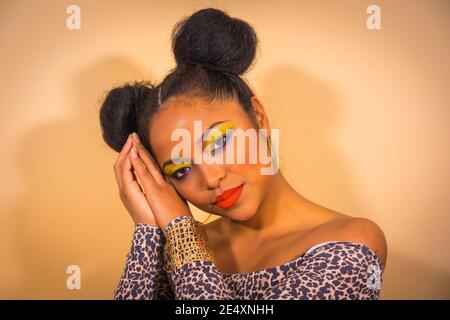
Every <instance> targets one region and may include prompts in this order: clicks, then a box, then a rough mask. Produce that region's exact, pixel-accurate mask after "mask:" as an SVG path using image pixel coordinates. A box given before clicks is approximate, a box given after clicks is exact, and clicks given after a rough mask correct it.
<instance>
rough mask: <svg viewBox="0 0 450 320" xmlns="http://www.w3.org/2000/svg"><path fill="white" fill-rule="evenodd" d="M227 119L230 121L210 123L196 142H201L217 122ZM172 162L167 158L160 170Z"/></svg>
mask: <svg viewBox="0 0 450 320" xmlns="http://www.w3.org/2000/svg"><path fill="white" fill-rule="evenodd" d="M228 121H230V120H221V121H217V122H214V123H212V124H211V125H210V126H209V127H208V128H207V129H206V130H205V131H204V132H203V134H202V136H201V137H200V139H198V140H197V142H201V141H202V139H204V138H205V137H206V135H207V133H208V132H209V131H210V130H211V129H212V128H213V127H215V126H217V125H219V124H222V123H224V122H228ZM178 159H180V160H182V158H176V160H178ZM173 163H174V162H173V161H172V160H167V161H165V162H164V163H163V165H162V170H163V171H164V168H165V167H166V166H168V165H170V164H173Z"/></svg>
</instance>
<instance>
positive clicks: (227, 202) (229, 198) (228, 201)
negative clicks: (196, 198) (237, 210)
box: [214, 183, 244, 209]
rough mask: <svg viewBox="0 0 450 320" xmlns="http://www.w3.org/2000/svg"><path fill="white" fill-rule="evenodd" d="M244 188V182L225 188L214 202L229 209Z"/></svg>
mask: <svg viewBox="0 0 450 320" xmlns="http://www.w3.org/2000/svg"><path fill="white" fill-rule="evenodd" d="M243 188H244V183H242V184H241V185H239V186H237V187H234V188H231V189H227V190H225V191H224V192H222V194H220V195H218V196H217V198H216V200H215V201H214V204H215V205H217V206H218V207H220V208H222V209H227V208H229V207H231V206H233V205H234V204H235V203H236V202H237V201H238V200H239V197H240V196H241V193H242V189H243Z"/></svg>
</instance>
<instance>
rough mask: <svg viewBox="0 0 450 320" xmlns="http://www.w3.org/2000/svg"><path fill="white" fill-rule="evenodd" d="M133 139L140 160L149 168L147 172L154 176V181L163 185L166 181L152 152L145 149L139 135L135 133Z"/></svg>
mask: <svg viewBox="0 0 450 320" xmlns="http://www.w3.org/2000/svg"><path fill="white" fill-rule="evenodd" d="M133 138H134V139H133V140H134V142H135V146H136V149H137V154H138V155H139V158H141V160H142V162H143V163H144V165H145V166H146V167H147V170H148V171H149V172H150V174H151V175H152V176H153V179H154V180H155V181H156V182H157V183H158V184H159V185H161V184H162V183H164V182H165V181H166V180H165V179H164V176H163V175H162V173H161V170H160V169H159V165H158V163H157V162H156V160H155V158H153V156H152V155H151V154H150V152H148V150H147V149H146V148H145V147H144V145H143V144H142V143H140V141H139V137H138V135H137V134H135V133H133Z"/></svg>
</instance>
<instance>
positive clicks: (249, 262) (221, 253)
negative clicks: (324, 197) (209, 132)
mask: <svg viewBox="0 0 450 320" xmlns="http://www.w3.org/2000/svg"><path fill="white" fill-rule="evenodd" d="M252 104H253V108H254V110H255V114H256V121H257V123H258V126H259V128H265V129H268V130H270V125H269V121H268V118H267V116H266V112H265V110H264V107H263V105H262V104H261V102H260V101H259V100H258V99H257V98H256V97H253V98H252ZM224 119H231V120H232V121H233V123H234V124H235V125H236V127H239V128H243V129H247V128H252V127H254V123H253V122H252V121H251V119H250V118H249V117H248V115H247V114H246V113H245V112H244V111H243V110H242V108H241V106H240V105H239V104H238V103H236V101H232V100H229V101H218V102H214V103H207V102H206V101H204V100H203V99H201V98H199V97H182V98H176V99H169V100H168V101H166V102H165V103H164V106H163V107H162V108H161V109H160V111H159V112H158V113H157V114H156V115H155V118H154V119H153V120H152V125H151V127H150V129H149V130H150V132H149V133H150V134H149V136H150V137H152V138H151V141H150V144H151V145H152V148H153V150H154V152H155V158H154V157H152V156H151V155H150V154H149V153H148V151H147V150H146V149H145V147H144V146H143V145H142V144H141V143H140V141H139V138H138V137H137V135H135V136H134V138H133V139H131V140H130V141H129V142H128V143H127V144H125V146H124V148H123V150H122V152H121V153H120V154H119V158H118V160H117V162H116V165H115V169H116V170H115V171H116V177H117V180H118V184H119V190H120V194H121V199H122V201H123V202H124V204H125V206H126V207H127V209H128V211H129V212H130V215H131V217H132V218H133V220H134V221H135V223H149V224H153V225H158V226H160V227H161V228H165V227H166V226H167V224H168V223H169V222H170V221H171V220H172V219H174V218H175V217H177V216H179V215H192V214H191V212H190V210H189V207H188V206H187V204H186V201H189V202H190V203H192V204H193V205H195V206H196V207H198V208H200V209H201V210H203V211H206V212H210V213H213V214H215V215H219V216H220V218H219V219H217V220H214V221H213V222H211V223H209V224H207V225H205V229H206V231H207V234H208V239H209V242H208V245H209V246H210V247H211V249H212V250H213V251H214V253H215V256H216V259H217V260H216V262H217V266H218V268H219V269H220V270H221V271H222V272H224V273H243V272H249V271H254V270H259V269H263V268H268V267H272V266H276V265H280V264H283V263H286V262H288V261H292V260H293V259H295V258H296V257H298V256H299V255H301V254H302V253H304V252H305V251H307V250H308V249H309V248H310V247H312V246H313V245H315V244H317V243H321V242H325V241H334V240H337V241H348V242H357V243H362V244H364V245H366V246H367V247H369V248H370V249H372V250H373V251H374V252H375V253H376V255H377V256H378V257H379V258H380V260H381V262H382V264H385V263H386V256H387V248H386V240H385V237H384V234H383V232H382V230H381V229H380V228H379V227H378V225H376V224H375V223H374V222H372V221H370V220H368V219H365V218H355V217H350V216H348V215H345V214H342V213H339V212H337V211H334V210H331V209H328V208H325V207H323V206H321V205H319V204H316V203H314V202H312V201H310V200H308V199H306V198H305V197H303V196H302V195H301V194H299V193H298V192H297V191H296V190H295V189H294V188H292V186H291V185H290V184H289V183H288V182H287V181H286V179H285V178H284V176H283V174H282V173H281V172H278V173H276V174H274V175H271V176H261V175H260V171H259V169H260V166H259V165H255V164H204V163H203V164H195V165H194V166H193V167H192V168H191V171H190V172H189V174H188V175H186V178H183V179H182V180H176V179H174V178H172V177H169V176H165V175H164V174H163V173H161V170H160V168H163V163H164V162H165V161H166V160H167V159H170V154H171V153H170V152H171V150H172V148H173V145H174V143H175V142H171V141H170V135H171V133H172V131H173V130H174V129H176V128H180V127H182V128H185V129H186V130H189V131H191V132H193V125H192V124H193V121H194V120H202V121H203V123H205V125H209V124H211V123H215V122H217V121H219V120H224ZM133 145H134V146H135V148H136V151H137V157H136V158H133V157H132V153H131V152H130V151H131V149H132V147H133ZM133 172H134V173H135V176H133ZM137 178H138V179H139V180H140V182H141V184H142V189H143V190H141V188H140V187H139V184H138V183H137ZM119 181H120V183H119ZM242 182H245V187H244V191H243V192H242V195H241V198H240V199H239V202H238V203H237V204H236V205H235V206H234V207H232V208H229V209H221V208H218V207H217V206H214V205H212V204H211V200H212V199H214V198H215V197H216V196H217V195H218V194H220V193H221V192H223V190H225V189H228V188H231V187H234V186H236V185H239V184H240V183H242ZM144 190H145V195H144V194H143V193H142V192H143V191H144ZM280 248H282V249H283V250H280ZM256 252H257V254H255V253H256Z"/></svg>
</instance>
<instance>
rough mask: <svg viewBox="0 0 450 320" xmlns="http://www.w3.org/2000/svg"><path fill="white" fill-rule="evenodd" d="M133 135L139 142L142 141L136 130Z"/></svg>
mask: <svg viewBox="0 0 450 320" xmlns="http://www.w3.org/2000/svg"><path fill="white" fill-rule="evenodd" d="M133 137H134V139H135V140H136V141H137V142H140V140H139V135H138V134H137V133H136V132H134V133H133Z"/></svg>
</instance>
